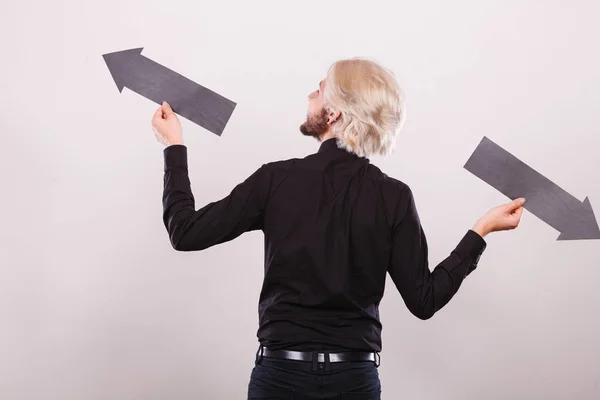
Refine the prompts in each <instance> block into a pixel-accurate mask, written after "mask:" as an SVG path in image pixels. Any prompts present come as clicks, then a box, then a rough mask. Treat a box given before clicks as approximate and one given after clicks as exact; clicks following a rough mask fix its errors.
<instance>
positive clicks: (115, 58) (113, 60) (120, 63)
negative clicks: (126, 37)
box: [102, 47, 144, 93]
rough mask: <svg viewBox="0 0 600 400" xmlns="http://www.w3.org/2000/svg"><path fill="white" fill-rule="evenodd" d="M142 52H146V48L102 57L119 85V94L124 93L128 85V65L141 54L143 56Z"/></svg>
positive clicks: (117, 52)
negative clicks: (125, 74)
mask: <svg viewBox="0 0 600 400" xmlns="http://www.w3.org/2000/svg"><path fill="white" fill-rule="evenodd" d="M142 50H144V48H143V47H139V48H135V49H129V50H122V51H116V52H114V53H107V54H103V55H102V58H104V62H106V66H107V67H108V70H109V71H110V74H111V75H112V77H113V80H114V81H115V84H116V85H117V89H119V93H121V92H122V91H123V88H124V87H125V84H126V82H125V76H124V73H125V72H127V69H128V64H130V63H131V61H132V60H135V59H136V58H137V57H139V56H140V54H142Z"/></svg>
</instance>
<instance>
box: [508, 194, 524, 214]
mask: <svg viewBox="0 0 600 400" xmlns="http://www.w3.org/2000/svg"><path fill="white" fill-rule="evenodd" d="M523 204H525V199H524V198H523V197H520V198H518V199H514V200H513V201H511V202H510V203H508V204H507V207H508V211H509V212H513V211H514V210H516V209H517V208H519V207H521V206H523Z"/></svg>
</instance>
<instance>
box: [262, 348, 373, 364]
mask: <svg viewBox="0 0 600 400" xmlns="http://www.w3.org/2000/svg"><path fill="white" fill-rule="evenodd" d="M256 356H257V357H259V356H263V357H270V358H279V359H285V360H295V361H310V362H315V357H316V362H321V363H324V362H325V358H326V357H327V358H328V359H329V362H332V363H337V362H348V361H373V362H374V363H376V364H377V366H379V364H380V361H381V357H380V355H379V353H377V352H367V351H348V352H310V351H295V350H269V349H267V348H266V347H265V346H260V347H259V348H258V351H257V352H256Z"/></svg>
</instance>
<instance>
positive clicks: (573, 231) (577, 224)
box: [556, 197, 600, 240]
mask: <svg viewBox="0 0 600 400" xmlns="http://www.w3.org/2000/svg"><path fill="white" fill-rule="evenodd" d="M569 223H570V225H569V226H568V227H567V228H566V229H564V230H563V232H561V234H560V236H558V238H557V239H556V240H587V239H600V227H598V222H597V221H596V216H595V215H594V210H593V209H592V205H591V204H590V199H589V198H587V197H586V198H585V200H583V203H581V207H579V208H578V209H577V210H573V213H572V215H571V216H570V219H569Z"/></svg>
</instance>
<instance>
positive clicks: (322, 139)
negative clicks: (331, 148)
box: [320, 132, 335, 143]
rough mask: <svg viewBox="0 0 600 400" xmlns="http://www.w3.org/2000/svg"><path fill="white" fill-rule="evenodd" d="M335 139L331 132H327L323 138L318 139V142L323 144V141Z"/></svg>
mask: <svg viewBox="0 0 600 400" xmlns="http://www.w3.org/2000/svg"><path fill="white" fill-rule="evenodd" d="M334 137H335V135H334V134H333V133H332V132H327V133H325V134H323V136H321V137H320V141H321V143H323V142H324V141H326V140H328V139H333V138H334Z"/></svg>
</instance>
